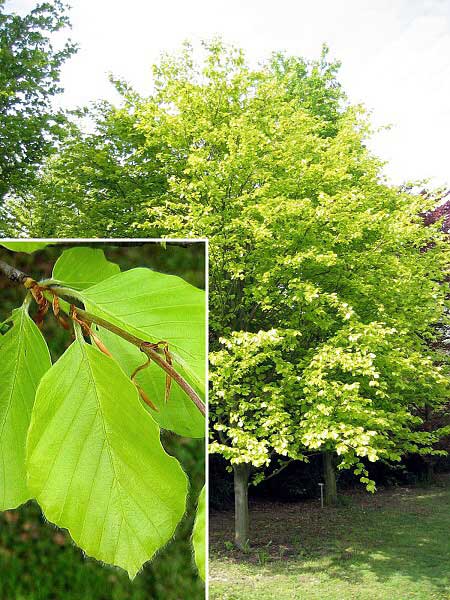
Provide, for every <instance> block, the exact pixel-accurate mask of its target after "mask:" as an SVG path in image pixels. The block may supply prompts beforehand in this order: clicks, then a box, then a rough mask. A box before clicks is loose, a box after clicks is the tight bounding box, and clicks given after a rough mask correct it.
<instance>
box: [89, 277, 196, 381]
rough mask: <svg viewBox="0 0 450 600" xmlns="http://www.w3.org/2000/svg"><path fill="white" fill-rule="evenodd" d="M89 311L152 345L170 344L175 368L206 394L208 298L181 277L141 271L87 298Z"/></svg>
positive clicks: (102, 286)
mask: <svg viewBox="0 0 450 600" xmlns="http://www.w3.org/2000/svg"><path fill="white" fill-rule="evenodd" d="M82 298H83V301H84V303H85V305H86V309H87V310H88V311H89V312H92V313H93V314H95V315H98V316H100V317H102V318H104V319H106V320H107V321H109V322H110V323H113V324H114V325H117V326H119V327H121V328H123V329H125V330H126V331H128V332H129V333H132V334H134V335H136V336H137V337H141V338H143V339H145V340H146V341H150V342H158V341H160V340H164V341H166V342H168V344H169V351H170V353H171V354H172V356H173V359H174V367H175V368H176V369H177V370H179V369H180V368H181V369H183V371H184V372H185V373H186V376H187V378H188V380H189V381H190V383H192V384H194V385H196V386H197V387H198V388H200V389H201V390H203V389H204V387H205V372H206V340H205V335H206V313H205V293H204V292H203V291H202V290H199V289H198V288H195V287H194V286H192V285H190V284H189V283H187V282H186V281H184V280H183V279H181V278H180V277H176V276H173V275H165V274H163V273H157V272H155V271H151V270H150V269H144V268H137V269H131V270H130V271H125V272H124V273H119V274H118V275H115V276H114V277H110V278H109V279H107V280H105V281H102V282H101V283H98V284H97V285H94V286H93V287H90V288H88V289H86V290H84V291H83V292H82Z"/></svg>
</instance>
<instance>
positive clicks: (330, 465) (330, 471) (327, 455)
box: [322, 451, 338, 506]
mask: <svg viewBox="0 0 450 600" xmlns="http://www.w3.org/2000/svg"><path fill="white" fill-rule="evenodd" d="M322 456H323V476H324V479H325V505H326V506H336V504H337V502H338V496H337V486H336V469H335V466H334V455H333V453H332V452H328V451H325V452H323V454H322Z"/></svg>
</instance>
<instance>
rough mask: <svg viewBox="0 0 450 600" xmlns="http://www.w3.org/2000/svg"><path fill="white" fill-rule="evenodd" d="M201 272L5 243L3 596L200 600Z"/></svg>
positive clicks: (202, 266)
mask: <svg viewBox="0 0 450 600" xmlns="http://www.w3.org/2000/svg"><path fill="white" fill-rule="evenodd" d="M206 261H207V250H206V243H205V242H204V241H198V242H197V241H192V242H189V243H187V242H182V241H175V242H171V241H170V240H167V241H163V242H162V241H161V242H159V241H152V242H146V241H142V240H138V241H131V240H130V241H127V240H125V241H116V240H110V241H105V242H99V241H95V240H92V241H89V240H82V241H79V242H68V241H63V242H58V241H50V240H49V241H4V242H2V243H1V245H0V328H1V336H0V381H1V387H0V419H1V430H0V456H1V459H0V509H1V511H3V512H2V513H1V514H0V544H1V563H0V565H1V566H0V570H1V577H0V596H1V597H2V598H19V597H23V598H94V597H95V598H105V599H107V598H108V599H109V598H114V599H119V598H130V599H141V598H142V599H143V598H149V597H152V598H163V597H164V598H174V599H175V598H182V597H188V598H199V599H201V598H203V597H204V583H203V582H204V579H205V555H206V538H205V500H204V495H205V490H204V483H205V474H204V473H205V440H204V438H205V431H206V429H205V412H206V409H205V381H206V374H207V364H206V331H207V313H206V305H207V302H206V294H205V285H206V278H205V277H206ZM19 507H20V508H19ZM93 559H95V560H93ZM36 589H39V593H38V595H32V591H33V590H36ZM162 590H164V594H163V593H162Z"/></svg>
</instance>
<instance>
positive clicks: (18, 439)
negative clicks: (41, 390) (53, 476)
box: [0, 307, 51, 510]
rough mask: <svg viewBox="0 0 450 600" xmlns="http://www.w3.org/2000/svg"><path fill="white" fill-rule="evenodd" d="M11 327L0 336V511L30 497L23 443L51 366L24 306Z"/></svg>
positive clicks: (38, 334)
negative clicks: (33, 409)
mask: <svg viewBox="0 0 450 600" xmlns="http://www.w3.org/2000/svg"><path fill="white" fill-rule="evenodd" d="M11 322H12V323H13V326H12V328H11V329H10V330H9V331H8V332H7V333H6V334H5V335H2V336H0V510H6V509H10V508H16V507H17V506H19V505H20V504H22V503H23V502H26V501H27V500H29V499H30V498H31V495H30V493H29V491H28V489H27V485H26V468H25V445H26V438H27V431H28V426H29V423H30V416H31V410H32V408H33V403H34V397H35V393H36V388H37V386H38V384H39V381H40V380H41V377H42V375H43V374H44V373H45V372H46V371H47V370H48V369H49V368H50V366H51V362H50V354H49V352H48V348H47V345H46V343H45V340H44V338H43V337H42V334H41V332H40V331H39V329H38V328H37V326H36V325H35V324H34V322H33V321H32V319H31V318H30V317H29V315H28V312H27V310H26V308H25V307H22V308H18V309H16V310H14V311H13V314H12V317H11Z"/></svg>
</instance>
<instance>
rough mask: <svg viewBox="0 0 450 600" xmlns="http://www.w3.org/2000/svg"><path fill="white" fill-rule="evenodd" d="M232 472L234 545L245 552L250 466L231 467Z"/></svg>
mask: <svg viewBox="0 0 450 600" xmlns="http://www.w3.org/2000/svg"><path fill="white" fill-rule="evenodd" d="M233 472H234V543H235V544H236V546H237V547H238V548H239V549H240V550H246V549H247V547H248V542H249V525H250V519H249V512H248V478H249V474H250V465H248V464H247V463H243V464H240V465H234V466H233Z"/></svg>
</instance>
